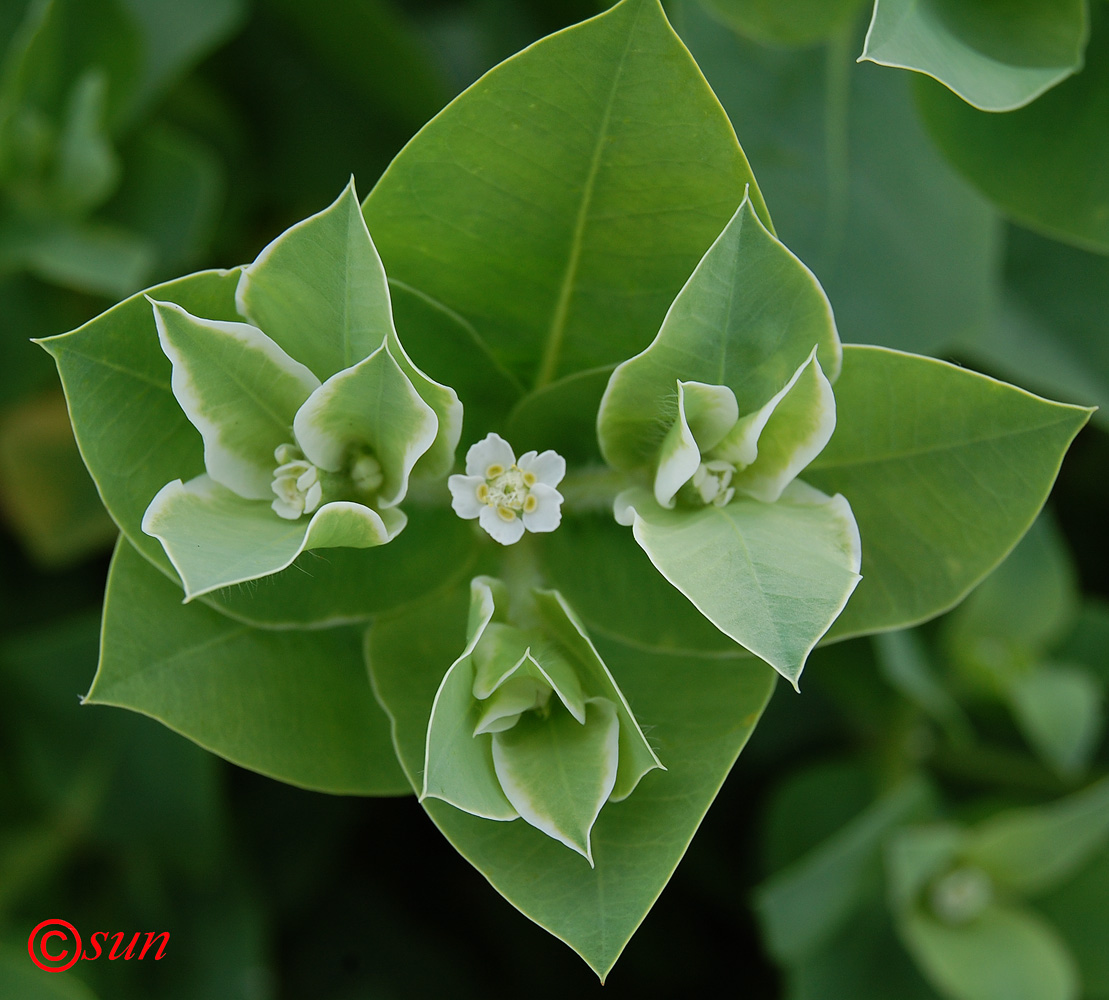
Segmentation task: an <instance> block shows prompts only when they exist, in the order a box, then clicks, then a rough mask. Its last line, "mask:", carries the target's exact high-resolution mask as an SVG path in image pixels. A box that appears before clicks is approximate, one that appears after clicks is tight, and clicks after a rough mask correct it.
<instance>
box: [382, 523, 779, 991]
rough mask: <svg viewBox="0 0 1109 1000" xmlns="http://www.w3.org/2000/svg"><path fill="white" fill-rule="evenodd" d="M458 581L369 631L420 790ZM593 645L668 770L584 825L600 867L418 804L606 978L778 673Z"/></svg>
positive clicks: (534, 833) (462, 612)
mask: <svg viewBox="0 0 1109 1000" xmlns="http://www.w3.org/2000/svg"><path fill="white" fill-rule="evenodd" d="M556 534H557V533H556ZM625 541H626V538H625ZM467 591H468V588H465V587H462V586H456V587H453V588H445V589H441V590H440V591H438V592H437V593H436V594H435V596H434V597H432V598H430V599H429V600H427V601H424V602H422V603H414V604H410V605H408V606H407V607H406V608H405V609H404V610H402V611H399V612H395V613H391V614H385V615H381V616H379V617H377V618H375V620H374V623H373V625H372V626H371V627H370V629H369V631H368V633H367V637H366V657H367V662H368V665H369V668H370V677H371V680H372V682H373V691H374V694H375V695H376V696H377V698H378V701H379V702H380V704H381V705H382V706H383V707H384V708H385V710H386V712H387V713H388V714H389V718H390V720H391V722H392V727H393V729H392V731H393V740H394V744H395V746H396V748H397V755H398V757H399V759H400V761H401V764H402V766H403V767H404V770H405V773H406V774H407V775H408V779H409V781H410V782H411V783H412V786H413V787H414V788H416V789H419V787H420V783H421V781H422V776H421V771H422V769H423V767H424V761H425V749H424V748H425V740H426V736H427V728H428V715H429V713H430V710H431V705H432V702H433V700H434V697H435V692H436V689H437V688H438V686H439V684H440V681H441V680H442V671H443V666H442V665H443V663H444V662H446V661H448V660H450V658H451V657H452V656H454V655H455V652H456V650H457V648H458V646H459V645H460V644H461V643H462V641H463V636H464V633H465V623H466V615H467V606H468V603H469V594H468V592H467ZM597 645H598V651H599V652H600V654H601V655H602V656H603V657H604V660H605V662H606V663H607V664H609V666H610V667H611V668H612V671H613V673H614V674H615V675H616V676H618V677H619V678H620V684H621V689H622V690H623V691H625V692H626V693H627V698H628V701H629V703H630V704H631V705H632V706H634V708H635V712H636V715H637V716H638V717H639V718H640V719H643V720H644V721H649V722H650V724H651V734H652V742H653V743H655V745H656V746H658V748H659V755H660V756H661V757H662V758H663V759H664V760H665V761H666V764H667V767H668V768H669V770H668V771H667V772H665V773H663V772H661V771H660V772H658V773H652V774H648V775H647V776H646V777H645V778H644V779H643V781H642V782H641V783H640V785H639V787H638V788H637V789H636V791H635V794H634V795H631V796H629V797H628V798H627V800H625V801H624V802H610V803H609V804H608V805H607V806H605V808H604V809H602V810H601V815H600V817H599V818H598V819H597V822H596V825H595V826H594V827H593V832H592V837H591V845H592V848H593V861H594V863H595V865H596V867H595V868H593V869H591V868H589V866H588V865H585V864H582V861H581V858H580V857H579V856H578V855H576V854H575V853H574V852H573V851H569V850H567V849H566V848H565V847H564V846H563V845H562V844H559V843H557V842H556V841H554V840H552V839H551V838H550V837H548V836H546V835H545V834H542V833H540V832H539V831H538V830H536V829H535V828H534V827H532V826H530V825H528V824H526V823H489V822H487V821H486V820H483V819H478V818H477V817H474V816H470V815H468V814H467V813H465V812H462V811H461V810H458V809H455V808H453V807H451V806H449V805H447V804H446V803H443V802H439V801H436V800H435V799H425V800H424V801H423V807H424V809H426V810H427V812H428V815H429V816H430V817H431V818H432V819H433V820H434V821H435V824H436V825H437V826H438V827H439V828H440V829H441V830H442V831H443V833H444V834H445V835H446V836H447V838H448V839H449V840H450V841H451V843H452V844H454V845H455V847H457V848H458V850H459V851H460V852H461V853H462V854H463V856H464V857H465V858H466V859H467V860H468V861H469V862H470V863H471V864H472V865H474V867H475V868H477V870H478V871H479V872H480V873H481V874H482V875H483V876H484V877H485V878H487V879H488V880H489V882H490V883H491V884H492V886H493V888H494V889H495V890H496V891H497V892H499V893H501V894H502V895H504V896H505V898H506V899H507V900H508V901H509V902H510V903H511V904H512V905H513V906H515V907H517V908H518V909H519V910H521V912H523V913H524V914H525V915H526V916H527V917H529V918H530V919H531V920H534V921H535V922H536V923H538V924H539V925H540V926H542V927H545V928H546V929H547V930H549V931H550V932H551V933H552V934H554V935H555V936H557V937H558V938H559V939H560V940H562V941H565V942H566V943H567V945H569V947H571V948H572V949H574V951H576V952H577V953H578V954H580V955H581V956H582V957H583V958H584V959H585V961H587V962H588V963H589V965H590V966H591V967H592V968H593V969H594V970H595V971H596V973H597V975H598V976H600V977H601V979H602V980H603V979H604V978H605V976H606V975H607V974H608V972H609V971H610V970H611V968H612V966H613V965H614V963H615V962H616V960H617V958H618V957H619V956H620V953H621V952H622V951H623V950H624V947H625V945H626V944H627V942H628V939H629V938H630V937H631V936H632V935H633V934H634V933H635V930H636V928H637V927H639V926H640V924H641V923H642V921H643V918H644V916H645V915H646V913H647V911H648V910H650V908H651V907H652V906H653V905H654V903H655V902H656V900H657V899H658V897H659V894H660V892H661V891H662V889H663V888H664V886H665V885H666V883H667V881H669V879H670V877H671V875H672V874H673V872H674V869H675V867H676V866H677V864H678V862H679V861H680V860H681V858H682V855H683V854H684V853H685V851H686V848H687V846H688V845H689V842H690V839H691V838H692V837H693V835H694V834H695V832H696V830H697V828H698V827H699V826H700V824H701V822H702V819H703V817H704V815H705V811H706V810H707V809H708V807H709V805H710V804H711V802H712V800H713V798H714V797H715V796H716V794H717V791H718V790H719V788H720V785H721V783H722V782H723V781H724V778H725V777H726V775H727V773H728V770H729V769H730V768H731V766H732V764H733V763H734V762H735V760H736V757H737V755H738V754H739V752H740V750H741V749H742V747H743V746H744V744H745V743H746V741H747V739H748V737H749V736H750V734H751V731H752V730H753V729H754V727H755V725H756V723H757V722H758V720H759V716H760V714H761V713H762V710H763V708H764V707H765V705H766V702H767V700H768V698H769V696H770V693H771V691H772V690H773V687H774V682H775V680H776V678H777V674H775V673H774V671H773V670H770V669H768V668H767V667H766V665H765V664H762V663H760V662H759V661H758V660H756V659H754V658H753V657H748V658H747V659H742V660H734V659H726V660H712V659H702V658H691V657H684V656H674V655H669V656H667V655H662V654H659V653H652V652H645V651H643V650H639V649H632V648H630V647H627V646H624V645H622V644H619V643H613V642H607V641H605V639H604V637H598V640H597ZM521 858H527V859H528V864H526V865H523V864H521V863H520V859H521ZM431 903H432V905H434V903H435V901H434V900H432V901H431Z"/></svg>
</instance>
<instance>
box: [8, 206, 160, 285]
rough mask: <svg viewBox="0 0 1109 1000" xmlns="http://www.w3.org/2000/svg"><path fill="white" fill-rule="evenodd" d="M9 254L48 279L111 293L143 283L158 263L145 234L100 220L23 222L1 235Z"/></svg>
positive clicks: (44, 278)
mask: <svg viewBox="0 0 1109 1000" xmlns="http://www.w3.org/2000/svg"><path fill="white" fill-rule="evenodd" d="M5 243H7V244H8V245H7V246H5V245H4V244H5ZM4 255H10V256H12V257H13V258H15V259H16V260H18V261H19V262H20V263H21V264H22V265H23V266H24V267H25V268H26V269H27V270H28V271H29V272H30V273H31V274H33V275H35V277H38V278H42V279H43V280H44V281H50V282H53V283H54V284H58V285H63V286H65V287H66V288H72V289H75V290H77V291H82V292H91V293H93V294H96V295H104V296H109V297H112V298H115V297H117V296H120V295H129V294H130V293H131V292H133V291H135V289H137V288H141V287H142V285H143V282H144V281H146V279H147V277H148V275H149V274H150V270H151V268H152V266H153V264H154V251H153V248H152V247H151V246H150V244H149V243H147V241H146V240H145V239H143V238H142V237H141V236H139V235H138V234H136V233H132V232H129V231H128V230H126V229H121V228H120V227H118V226H113V225H109V224H107V223H101V222H83V223H71V224H69V223H52V222H44V223H42V224H41V225H37V226H33V227H32V226H22V227H20V229H19V230H17V231H15V232H10V231H9V233H2V234H0V256H4Z"/></svg>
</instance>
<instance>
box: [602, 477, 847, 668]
mask: <svg viewBox="0 0 1109 1000" xmlns="http://www.w3.org/2000/svg"><path fill="white" fill-rule="evenodd" d="M815 493H816V491H814V490H809V489H808V488H806V487H805V485H804V484H803V483H800V482H797V483H795V484H794V486H792V487H791V488H790V489H789V490H787V491H786V492H785V493H784V494H783V496H782V498H781V499H780V500H779V501H778V502H777V503H769V504H768V503H761V502H760V501H757V500H747V499H736V500H733V501H732V502H731V503H729V504H727V505H725V506H724V507H714V506H709V507H703V508H700V509H689V508H679V509H676V510H665V509H664V508H661V507H659V506H658V505H657V504H656V503H655V502H654V500H653V498H651V497H650V495H649V494H647V493H646V491H638V492H637V493H633V494H628V495H625V497H624V498H623V503H624V504H625V505H627V506H630V507H631V508H633V509H634V511H635V517H634V522H633V527H632V531H633V533H634V535H635V540H636V541H637V542H638V543H639V545H640V547H641V548H642V549H643V551H644V552H646V553H647V555H648V556H649V557H650V559H651V562H653V563H654V565H655V567H656V568H657V569H658V571H659V572H660V573H661V574H662V575H663V576H664V577H666V579H667V580H669V581H670V583H672V584H673V585H674V586H675V587H677V588H678V590H680V591H681V592H682V593H683V594H685V596H686V597H688V598H689V599H690V600H691V601H692V602H693V603H694V604H695V605H696V606H697V609H698V610H699V611H700V612H701V613H702V614H703V615H704V616H705V617H706V618H708V620H709V621H711V622H712V623H713V624H714V625H715V626H716V627H717V628H718V629H720V631H722V632H723V633H724V634H725V635H727V636H729V637H730V638H731V639H734V640H735V641H736V642H737V643H739V644H740V645H741V646H743V647H744V648H745V649H748V650H750V651H751V652H752V653H754V654H755V655H756V656H759V657H761V658H762V659H764V660H765V661H766V662H767V663H769V664H770V665H771V666H772V667H774V669H775V670H777V671H778V672H779V673H780V674H781V675H782V676H783V677H785V678H786V680H788V681H789V682H790V683H791V684H793V685H794V686H795V687H796V686H797V680H798V678H799V677H800V676H801V671H802V669H804V666H805V660H806V659H807V658H808V655H809V653H810V652H811V651H812V649H813V647H814V646H815V645H816V643H817V642H818V641H819V639H820V638H821V636H823V635H824V633H825V632H826V631H827V630H828V627H829V626H830V625H831V624H832V622H833V621H835V619H836V616H837V615H838V614H839V613H840V611H842V610H843V606H844V604H846V603H847V598H848V597H849V596H850V595H851V592H852V591H853V590H854V589H855V586H856V584H857V583H858V582H859V575H858V570H859V536H858V531H857V529H856V527H855V521H854V518H853V517H852V515H851V508H850V507H849V506H848V504H847V502H846V501H845V500H844V499H843V497H826V496H821V495H820V494H816V496H813V495H812V494H815ZM617 502H618V503H620V502H621V501H617Z"/></svg>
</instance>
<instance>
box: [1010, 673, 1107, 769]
mask: <svg viewBox="0 0 1109 1000" xmlns="http://www.w3.org/2000/svg"><path fill="white" fill-rule="evenodd" d="M1010 697H1011V698H1012V704H1013V714H1014V715H1015V716H1016V720H1017V724H1018V725H1019V726H1020V727H1021V730H1022V731H1023V732H1024V735H1025V738H1026V739H1027V740H1028V742H1029V743H1031V744H1032V746H1033V747H1035V748H1036V750H1037V751H1038V752H1039V753H1040V755H1041V756H1043V757H1044V758H1045V759H1046V760H1048V761H1049V762H1050V763H1051V765H1052V766H1053V767H1054V768H1055V769H1056V770H1057V771H1058V772H1059V774H1060V775H1062V776H1063V777H1066V778H1073V777H1075V776H1077V775H1080V774H1081V773H1082V772H1083V771H1085V770H1086V768H1087V766H1088V765H1089V763H1090V758H1091V757H1092V756H1093V754H1094V751H1095V750H1096V749H1097V744H1098V741H1099V740H1100V739H1101V734H1102V731H1103V729H1104V727H1105V719H1104V713H1103V710H1102V702H1103V701H1104V698H1105V692H1104V690H1103V687H1102V685H1101V684H1100V683H1099V682H1098V680H1097V678H1096V677H1094V676H1093V674H1091V673H1090V671H1089V670H1087V669H1086V668H1084V667H1079V666H1074V665H1072V664H1055V663H1050V664H1046V665H1044V666H1042V667H1039V668H1038V669H1036V670H1033V671H1032V672H1031V673H1030V674H1026V675H1025V676H1023V677H1019V678H1018V679H1017V680H1016V681H1015V683H1014V684H1013V686H1012V688H1011V689H1010Z"/></svg>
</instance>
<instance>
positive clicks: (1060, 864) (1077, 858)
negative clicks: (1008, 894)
mask: <svg viewBox="0 0 1109 1000" xmlns="http://www.w3.org/2000/svg"><path fill="white" fill-rule="evenodd" d="M1107 841H1109V778H1106V779H1102V780H1101V781H1099V782H1097V783H1096V784H1093V785H1090V786H1089V787H1088V788H1085V789H1083V790H1082V791H1080V792H1076V793H1075V794H1073V795H1069V796H1067V797H1066V798H1063V799H1059V800H1058V801H1056V802H1054V803H1052V804H1051V805H1046V806H1037V807H1030V808H1027V809H1013V810H1010V811H1008V812H1004V813H1001V814H999V815H997V816H994V817H992V818H990V819H988V820H986V821H984V822H982V823H980V824H979V825H978V826H976V827H974V828H973V829H972V830H970V831H969V832H968V833H967V838H966V843H965V846H964V848H963V855H964V857H966V858H967V859H968V860H969V861H971V862H973V863H974V864H977V865H979V866H980V867H981V868H982V869H984V870H985V871H986V872H988V873H989V874H990V876H991V877H992V878H993V879H994V881H995V882H997V884H998V885H1001V886H1004V887H1005V888H1007V889H1010V890H1012V891H1013V892H1018V893H1027V894H1036V893H1041V892H1044V891H1046V890H1049V889H1053V888H1055V887H1056V886H1057V885H1059V884H1060V883H1061V882H1063V881H1065V880H1066V879H1067V878H1068V877H1070V876H1071V875H1073V874H1074V873H1075V872H1076V871H1077V870H1078V869H1080V868H1081V867H1082V866H1083V865H1085V864H1087V863H1088V862H1089V861H1090V860H1091V859H1092V858H1093V856H1094V855H1095V854H1096V853H1097V852H1099V851H1101V850H1102V849H1103V848H1104V846H1105V844H1106V842H1107Z"/></svg>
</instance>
